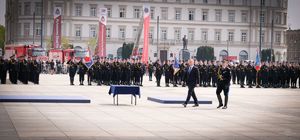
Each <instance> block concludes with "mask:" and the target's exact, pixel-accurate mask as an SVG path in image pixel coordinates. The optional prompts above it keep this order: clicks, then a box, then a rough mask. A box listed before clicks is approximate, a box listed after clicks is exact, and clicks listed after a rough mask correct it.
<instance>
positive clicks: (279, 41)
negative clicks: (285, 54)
mask: <svg viewBox="0 0 300 140" xmlns="http://www.w3.org/2000/svg"><path fill="white" fill-rule="evenodd" d="M275 42H276V43H281V34H280V32H276V36H275Z"/></svg>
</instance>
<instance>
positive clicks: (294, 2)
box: [0, 0, 300, 30]
mask: <svg viewBox="0 0 300 140" xmlns="http://www.w3.org/2000/svg"><path fill="white" fill-rule="evenodd" d="M5 1H6V0H0V24H1V25H4V24H5V18H4V15H5ZM288 1H289V3H288V27H291V29H293V30H294V29H300V18H299V14H300V8H299V6H300V0H288Z"/></svg>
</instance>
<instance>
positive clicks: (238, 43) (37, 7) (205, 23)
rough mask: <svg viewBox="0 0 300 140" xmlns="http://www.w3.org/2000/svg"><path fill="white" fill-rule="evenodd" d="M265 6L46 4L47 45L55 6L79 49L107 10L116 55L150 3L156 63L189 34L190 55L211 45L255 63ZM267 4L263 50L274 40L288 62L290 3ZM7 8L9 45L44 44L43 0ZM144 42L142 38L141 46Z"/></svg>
mask: <svg viewBox="0 0 300 140" xmlns="http://www.w3.org/2000/svg"><path fill="white" fill-rule="evenodd" d="M260 3H261V0H44V10H43V11H44V17H45V20H44V30H43V33H44V42H43V46H46V45H47V43H48V42H49V40H50V38H51V35H52V28H53V8H54V7H56V6H58V7H61V8H62V11H63V15H62V36H63V37H64V38H68V39H69V40H70V43H71V44H73V46H74V47H75V46H81V47H87V44H88V43H87V42H88V41H89V40H91V38H93V37H96V36H97V31H98V18H97V14H98V12H97V11H98V9H99V8H101V7H106V8H107V9H108V15H107V16H108V21H107V24H108V25H107V33H106V35H107V54H108V55H110V56H113V57H116V56H117V50H118V48H120V47H121V46H122V44H123V43H124V42H126V43H129V42H134V40H135V38H136V34H137V30H138V27H139V22H140V18H141V17H142V7H143V5H144V4H148V5H150V6H151V21H150V42H149V43H150V45H149V47H150V48H149V57H150V59H151V60H152V61H154V60H156V59H157V56H158V58H159V59H174V56H179V55H180V54H179V52H180V50H181V49H182V38H183V36H184V35H186V36H187V38H188V50H189V52H190V54H191V56H195V55H196V50H197V48H198V47H200V46H211V47H213V48H214V55H215V57H216V59H217V60H220V59H222V56H226V55H227V54H228V53H229V56H236V57H237V59H239V60H245V59H250V60H255V56H256V50H257V47H258V46H259V25H260V22H259V20H260V19H259V18H260V16H259V15H260ZM262 5H263V12H262V16H261V18H262V21H263V24H262V49H267V48H270V47H271V44H272V43H271V42H272V41H271V40H273V49H274V54H276V56H275V60H276V61H283V60H286V45H285V44H286V43H285V34H286V33H285V31H286V29H287V25H286V23H287V0H262ZM6 9H7V11H6V26H5V27H6V28H7V35H6V37H7V38H6V41H7V43H25V44H29V43H32V42H33V34H35V42H36V43H39V42H40V38H41V37H40V32H41V24H40V23H41V20H40V15H41V9H42V4H41V0H8V1H7V3H6ZM34 12H35V15H36V16H35V23H34V24H33V13H34ZM158 16H159V19H160V20H159V30H157V17H158ZM272 19H273V23H274V24H273V25H274V26H273V39H272ZM33 25H35V31H34V30H33V27H34V26H33ZM157 36H159V39H158V43H157ZM141 38H143V36H142V37H141ZM142 42H143V39H141V41H140V44H143V43H142ZM157 44H158V45H157ZM141 47H142V46H141ZM227 51H228V52H227ZM157 52H158V55H157V54H156V53H157Z"/></svg>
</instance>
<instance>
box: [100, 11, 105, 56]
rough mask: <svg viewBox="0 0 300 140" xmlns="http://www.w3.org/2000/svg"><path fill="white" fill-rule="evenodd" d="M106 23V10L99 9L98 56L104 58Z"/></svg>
mask: <svg viewBox="0 0 300 140" xmlns="http://www.w3.org/2000/svg"><path fill="white" fill-rule="evenodd" d="M106 21H107V9H106V8H100V9H99V32H98V56H99V57H106Z"/></svg>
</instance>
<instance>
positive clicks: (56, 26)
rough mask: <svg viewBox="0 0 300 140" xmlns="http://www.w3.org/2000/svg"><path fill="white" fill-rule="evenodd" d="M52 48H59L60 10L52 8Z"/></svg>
mask: <svg viewBox="0 0 300 140" xmlns="http://www.w3.org/2000/svg"><path fill="white" fill-rule="evenodd" d="M53 15H54V22H53V48H54V49H59V48H61V8H60V7H54V14H53Z"/></svg>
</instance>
